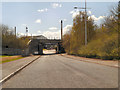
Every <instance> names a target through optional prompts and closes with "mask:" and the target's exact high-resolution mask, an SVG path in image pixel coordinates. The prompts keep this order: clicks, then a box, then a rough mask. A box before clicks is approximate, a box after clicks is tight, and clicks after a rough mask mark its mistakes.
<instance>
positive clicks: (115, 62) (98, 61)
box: [61, 54, 120, 68]
mask: <svg viewBox="0 0 120 90" xmlns="http://www.w3.org/2000/svg"><path fill="white" fill-rule="evenodd" d="M61 55H62V56H65V57H67V58H73V59H74V60H79V61H84V62H90V63H96V64H101V65H106V66H111V67H116V68H118V67H120V66H119V64H118V63H119V62H118V60H102V59H94V58H85V57H79V56H74V55H68V54H61Z"/></svg>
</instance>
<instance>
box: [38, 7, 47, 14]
mask: <svg viewBox="0 0 120 90" xmlns="http://www.w3.org/2000/svg"><path fill="white" fill-rule="evenodd" d="M37 11H38V12H40V13H42V12H47V11H48V9H47V8H45V9H39V10H37Z"/></svg>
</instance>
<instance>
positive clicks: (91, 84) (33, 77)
mask: <svg viewBox="0 0 120 90" xmlns="http://www.w3.org/2000/svg"><path fill="white" fill-rule="evenodd" d="M117 87H118V68H115V67H109V66H105V65H99V64H95V63H89V62H83V61H78V60H75V59H72V58H67V57H64V56H61V55H58V54H47V55H43V56H41V57H40V58H39V59H38V60H36V61H35V62H33V63H32V64H30V65H29V66H27V67H26V68H25V69H23V70H22V71H21V72H19V73H18V74H16V75H15V76H14V77H12V78H11V79H9V80H8V81H7V82H5V83H4V84H3V88H117Z"/></svg>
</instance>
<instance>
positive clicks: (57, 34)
mask: <svg viewBox="0 0 120 90" xmlns="http://www.w3.org/2000/svg"><path fill="white" fill-rule="evenodd" d="M42 35H44V36H45V37H47V38H48V39H54V38H55V39H60V30H59V31H56V32H52V31H45V32H43V34H42Z"/></svg>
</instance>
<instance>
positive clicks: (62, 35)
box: [61, 20, 63, 41]
mask: <svg viewBox="0 0 120 90" xmlns="http://www.w3.org/2000/svg"><path fill="white" fill-rule="evenodd" d="M62 33H63V21H62V20H61V41H62V40H63V38H62V36H63V35H62Z"/></svg>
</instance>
